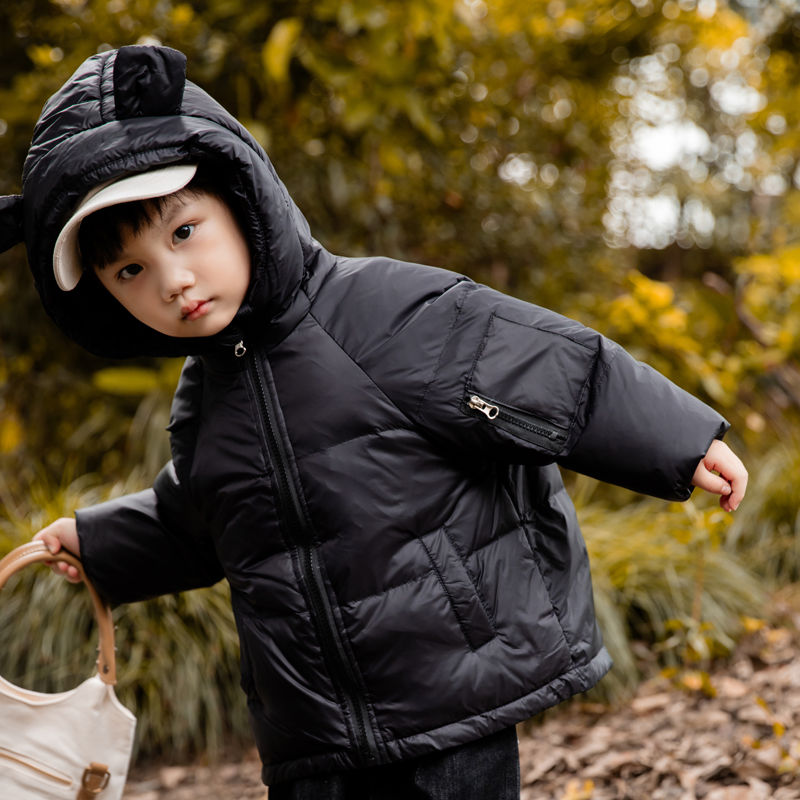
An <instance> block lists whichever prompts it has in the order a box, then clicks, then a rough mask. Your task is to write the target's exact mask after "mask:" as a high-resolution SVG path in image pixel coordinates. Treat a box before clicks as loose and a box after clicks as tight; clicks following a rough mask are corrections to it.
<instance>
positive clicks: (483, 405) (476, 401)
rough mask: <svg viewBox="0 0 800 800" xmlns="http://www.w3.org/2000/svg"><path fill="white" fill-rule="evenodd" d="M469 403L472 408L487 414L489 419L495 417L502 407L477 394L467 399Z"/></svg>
mask: <svg viewBox="0 0 800 800" xmlns="http://www.w3.org/2000/svg"><path fill="white" fill-rule="evenodd" d="M467 405H468V406H469V407H470V408H474V409H475V410H476V411H480V412H481V414H486V416H487V417H488V418H489V419H494V418H495V417H496V416H497V415H498V414H499V413H500V409H499V408H498V407H497V406H493V405H492V404H491V403H487V402H486V401H485V400H483V399H482V398H480V397H478V395H476V394H474V395H472V397H470V399H469V400H468V401H467Z"/></svg>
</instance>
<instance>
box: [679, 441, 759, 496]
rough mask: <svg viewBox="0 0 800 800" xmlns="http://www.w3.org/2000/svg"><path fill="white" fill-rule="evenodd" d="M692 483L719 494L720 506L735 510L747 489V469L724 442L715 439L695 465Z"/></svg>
mask: <svg viewBox="0 0 800 800" xmlns="http://www.w3.org/2000/svg"><path fill="white" fill-rule="evenodd" d="M715 473H718V474H715ZM692 484H693V485H694V486H698V487H699V488H701V489H705V490H706V491H707V492H711V493H712V494H718V495H721V497H720V499H719V504H720V506H722V508H724V509H725V511H736V509H737V508H738V507H739V503H741V502H742V498H743V497H744V493H745V490H746V489H747V470H746V469H745V466H744V464H742V462H741V461H740V459H739V457H738V456H737V455H736V454H735V453H734V452H733V450H731V449H730V447H728V445H726V444H725V442H723V441H720V440H719V439H715V440H714V441H713V442H711V446H710V447H709V448H708V452H707V453H706V454H705V457H704V458H703V460H702V461H701V462H700V463H699V464H698V465H697V469H696V470H695V471H694V477H693V478H692Z"/></svg>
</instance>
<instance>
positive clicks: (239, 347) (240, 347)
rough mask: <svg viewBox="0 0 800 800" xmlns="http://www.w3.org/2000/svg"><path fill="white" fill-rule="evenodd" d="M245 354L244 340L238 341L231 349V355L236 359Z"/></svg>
mask: <svg viewBox="0 0 800 800" xmlns="http://www.w3.org/2000/svg"><path fill="white" fill-rule="evenodd" d="M246 352H247V348H246V347H245V346H244V340H241V339H240V340H239V341H238V342H236V344H235V346H234V348H233V354H234V355H235V356H236V358H241V357H242V356H243V355H244V354H245V353H246Z"/></svg>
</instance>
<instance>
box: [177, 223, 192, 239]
mask: <svg viewBox="0 0 800 800" xmlns="http://www.w3.org/2000/svg"><path fill="white" fill-rule="evenodd" d="M192 231H194V225H181V226H180V227H179V228H176V229H175V233H173V234H172V236H173V238H175V239H188V238H189V237H190V236H191V235H192Z"/></svg>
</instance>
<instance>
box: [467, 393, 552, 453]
mask: <svg viewBox="0 0 800 800" xmlns="http://www.w3.org/2000/svg"><path fill="white" fill-rule="evenodd" d="M465 404H466V406H467V408H471V409H473V410H474V411H477V412H479V413H480V414H483V415H484V416H485V417H486V418H487V419H489V420H490V421H491V422H492V423H493V424H495V425H497V426H498V427H500V428H504V429H506V430H509V431H510V432H511V433H514V434H515V435H517V436H519V437H521V438H523V439H526V440H528V441H533V442H534V443H535V444H544V445H545V447H547V448H548V449H553V448H554V447H555V446H556V445H557V446H558V448H560V447H561V445H562V444H563V443H564V442H565V441H566V440H567V432H566V430H564V429H563V428H559V427H558V426H557V425H553V424H552V423H550V422H547V421H546V420H543V419H541V417H537V416H536V415H534V414H529V413H528V412H527V411H521V410H520V409H518V408H514V407H513V406H507V405H504V404H503V403H501V402H499V401H498V400H491V399H489V398H487V397H481V396H480V395H477V394H473V393H470V394H468V395H467V397H466V399H465ZM541 440H545V441H544V442H542V441H541ZM556 449H557V448H556Z"/></svg>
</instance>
